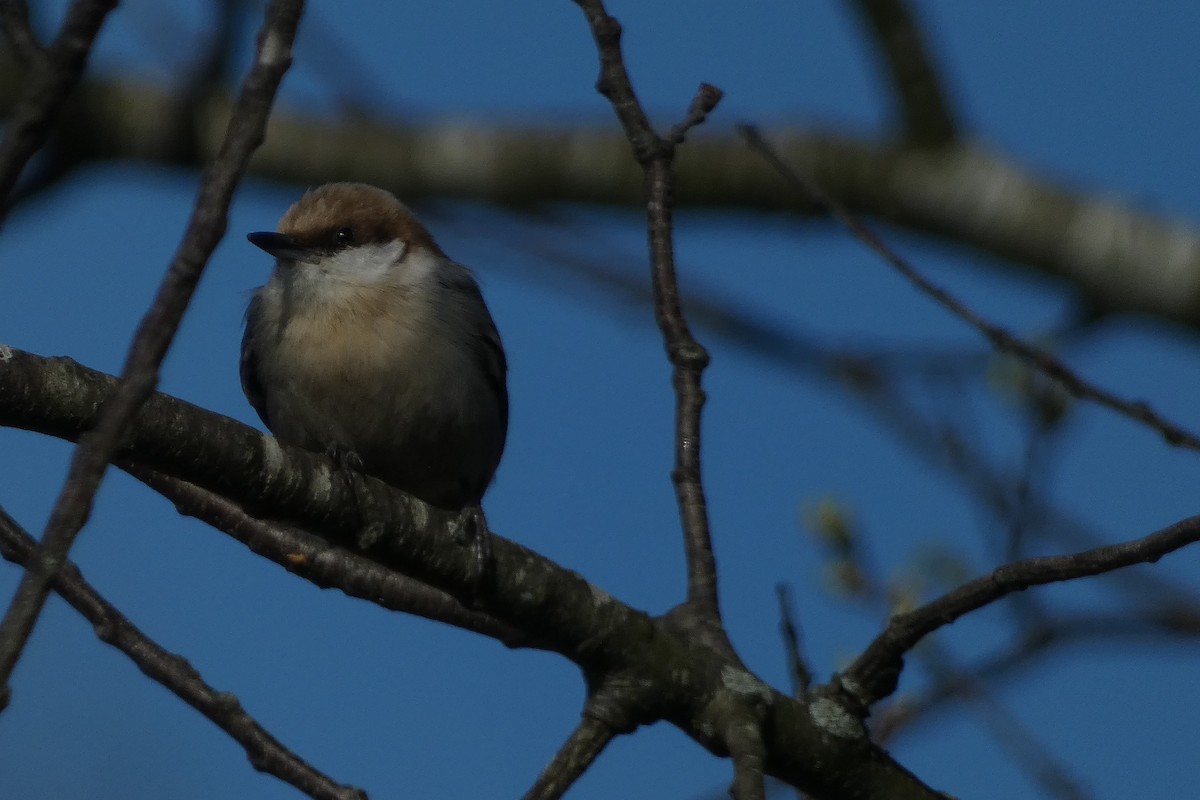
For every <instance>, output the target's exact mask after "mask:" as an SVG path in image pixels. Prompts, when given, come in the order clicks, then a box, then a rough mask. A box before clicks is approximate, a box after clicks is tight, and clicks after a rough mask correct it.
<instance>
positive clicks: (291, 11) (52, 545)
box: [0, 0, 304, 705]
mask: <svg viewBox="0 0 1200 800" xmlns="http://www.w3.org/2000/svg"><path fill="white" fill-rule="evenodd" d="M303 5H304V4H303V0H272V2H271V3H270V4H269V5H268V7H267V12H266V21H265V22H264V24H263V28H262V31H261V32H260V34H259V41H258V52H257V54H256V56H255V62H254V66H253V67H252V68H251V70H250V73H249V74H248V75H247V76H246V80H245V82H244V84H243V86H242V91H241V94H240V95H239V97H238V101H237V104H236V106H235V108H234V113H233V116H232V117H231V119H230V121H229V127H228V128H227V130H226V135H225V143H224V145H223V146H222V148H221V152H220V153H219V154H218V156H217V159H216V161H215V162H214V163H213V165H212V166H211V168H210V169H209V170H208V171H207V173H206V175H205V177H204V180H203V182H202V183H201V186H200V192H199V196H198V197H197V200H196V207H195V210H194V211H193V213H192V218H191V220H190V221H189V223H188V227H187V232H186V233H185V234H184V238H183V241H182V242H181V244H180V246H179V249H178V250H177V251H176V254H175V257H174V258H173V259H172V262H171V265H170V267H169V268H168V269H167V274H166V276H165V277H164V278H163V281H162V284H161V285H160V287H159V290H158V293H157V295H156V296H155V299H154V302H153V304H152V305H151V307H150V309H149V311H147V313H146V315H145V316H144V317H143V318H142V321H141V323H140V324H139V326H138V330H137V333H136V334H135V336H134V340H133V343H132V344H131V346H130V349H129V354H128V356H127V358H126V362H125V367H124V370H123V375H122V377H123V381H122V384H121V386H120V388H119V389H118V391H117V392H116V393H115V394H114V395H113V396H112V397H110V398H109V402H108V403H107V405H106V407H105V409H104V411H103V412H102V413H101V415H100V418H99V420H98V421H97V424H96V427H95V428H94V429H93V430H91V431H89V432H88V434H87V435H86V436H85V437H83V438H82V439H81V441H80V443H79V445H78V446H77V447H76V448H75V453H74V455H73V456H72V459H71V466H70V469H69V472H68V475H67V479H66V482H65V483H64V485H63V488H62V491H61V493H60V494H59V496H58V500H57V501H56V502H55V506H54V509H53V511H52V512H51V514H50V519H49V521H48V522H47V523H46V530H45V532H44V533H43V535H42V540H41V544H40V545H39V547H38V552H37V555H36V556H35V557H34V558H33V559H32V560H31V562H30V566H29V568H28V569H27V570H26V572H25V575H24V576H23V577H22V579H21V582H20V584H19V585H18V586H17V593H16V596H15V597H14V599H13V601H12V604H11V605H10V606H9V609H8V612H7V613H6V614H5V617H4V619H3V621H0V692H3V693H4V697H3V698H0V699H6V697H7V688H8V679H9V676H10V675H11V674H12V670H13V667H14V666H16V663H17V660H18V659H19V658H20V655H21V651H22V649H23V648H24V646H25V642H26V641H27V640H28V638H29V635H30V633H31V632H32V630H33V626H34V624H35V623H36V621H37V618H38V615H39V613H40V612H41V609H42V607H43V605H44V604H45V602H46V596H47V594H48V593H49V591H50V587H51V585H52V584H53V581H54V576H55V574H56V573H57V572H58V570H59V569H60V568H61V567H62V565H63V563H64V562H65V561H66V558H67V553H68V551H69V550H70V548H71V544H72V543H73V542H74V540H75V537H76V536H77V535H78V533H79V531H80V530H81V529H82V527H83V526H84V524H86V522H87V519H88V517H89V515H90V513H91V505H92V498H93V497H94V495H95V492H96V489H97V488H98V487H99V485H100V481H101V480H102V479H103V477H104V473H105V470H106V468H107V466H108V462H109V461H110V460H111V459H112V458H113V456H114V454H115V453H116V451H117V449H118V448H119V447H120V446H121V443H122V439H123V437H124V434H125V432H126V430H127V428H128V425H129V423H130V421H131V420H132V419H133V417H134V416H135V415H136V414H137V412H138V409H139V408H140V407H141V405H142V404H143V403H144V402H145V400H146V399H147V398H148V397H149V396H150V395H151V393H152V392H153V391H154V387H155V386H156V385H157V383H158V369H159V365H160V364H161V363H162V360H163V358H164V356H165V355H166V352H167V348H168V347H169V346H170V343H171V340H172V339H173V338H174V336H175V331H176V329H177V328H178V326H179V322H180V320H181V319H182V318H183V313H184V311H185V310H186V309H187V306H188V303H189V302H190V301H191V297H192V293H193V291H194V290H195V287H196V284H197V282H198V281H199V279H200V275H201V273H202V272H203V270H204V266H205V265H206V264H207V262H208V258H209V256H210V255H211V254H212V251H213V250H214V249H216V246H217V244H218V243H219V242H220V241H221V237H222V236H223V235H224V232H225V224H226V218H227V215H228V210H229V203H230V201H231V200H232V198H233V191H234V189H235V187H236V186H237V184H238V181H239V180H240V178H241V175H242V173H243V172H244V171H245V168H246V164H247V162H249V160H250V155H251V154H252V153H253V152H254V150H255V148H256V147H257V146H258V143H259V142H261V141H262V139H263V135H264V132H265V130H266V123H267V116H268V115H269V113H270V110H271V104H272V103H273V101H274V98H275V91H276V89H277V88H278V87H279V83H280V81H281V80H282V79H283V75H284V73H285V72H287V69H288V67H289V66H290V64H291V43H292V40H293V38H294V37H295V35H296V26H297V25H298V24H299V22H300V13H301V10H302V8H303ZM102 17H103V15H102V14H96V19H97V20H98V19H99V18H102ZM92 19H93V18H89V21H92ZM70 23H71V19H70V17H69V18H68V23H67V26H69V25H70ZM98 24H99V23H98V21H95V26H98ZM67 26H64V32H65V30H66V28H67ZM89 30H91V32H92V34H93V35H94V27H93V28H89ZM89 41H90V39H89ZM84 53H85V54H86V49H85V50H84ZM79 66H80V67H82V58H80V60H79ZM0 163H2V162H0ZM9 188H11V186H7V187H6V186H5V185H4V184H3V180H2V179H0V197H2V196H3V195H4V194H5V193H6V192H7V190H8V189H9ZM0 705H2V703H0Z"/></svg>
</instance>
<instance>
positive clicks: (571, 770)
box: [524, 715, 616, 800]
mask: <svg viewBox="0 0 1200 800" xmlns="http://www.w3.org/2000/svg"><path fill="white" fill-rule="evenodd" d="M615 737H616V731H614V730H613V729H612V727H611V726H609V725H607V724H605V723H604V722H601V721H600V720H598V719H593V718H592V717H589V716H586V715H585V716H584V718H583V719H582V720H581V721H580V723H579V725H578V727H576V728H575V730H574V731H572V732H571V735H570V737H569V738H568V739H567V741H566V742H564V743H563V746H562V747H561V748H559V751H558V752H557V753H555V754H554V759H553V760H552V761H551V762H550V763H549V764H548V765H546V769H544V770H542V774H541V775H539V776H538V779H537V781H536V782H535V783H534V784H533V787H532V788H531V789H530V790H529V791H528V792H526V793H525V797H524V800H558V798H560V797H562V796H563V795H564V794H565V793H566V791H567V790H568V789H570V788H571V786H573V785H574V783H575V781H577V780H579V778H580V776H582V775H583V773H584V772H586V771H587V768H588V767H590V766H591V765H592V762H593V761H595V760H596V758H597V756H599V755H600V753H601V752H603V751H604V748H605V747H607V746H608V743H609V742H611V741H612V740H613V739H614V738H615Z"/></svg>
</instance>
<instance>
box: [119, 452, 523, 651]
mask: <svg viewBox="0 0 1200 800" xmlns="http://www.w3.org/2000/svg"><path fill="white" fill-rule="evenodd" d="M121 466H122V467H123V469H125V471H126V472H128V473H129V474H131V475H133V476H134V477H135V478H137V479H138V480H140V481H141V482H142V483H145V484H146V485H147V486H149V487H150V488H152V489H154V490H155V491H156V492H158V493H159V494H161V495H163V496H164V497H166V498H167V499H168V500H170V501H171V502H173V503H174V504H175V507H176V509H178V511H179V513H181V514H186V515H187V516H190V517H195V518H196V519H199V520H201V521H202V522H206V523H208V524H209V525H211V526H213V527H214V528H216V529H217V530H219V531H224V532H225V533H227V534H229V535H230V536H232V537H233V538H234V539H236V540H237V541H239V542H241V543H242V544H244V545H246V547H248V548H250V550H251V551H253V552H254V553H256V554H258V555H260V556H263V557H264V558H268V559H270V560H271V561H274V562H275V563H276V564H278V565H280V566H281V567H283V568H284V569H286V570H287V571H288V572H291V573H293V574H295V575H299V576H300V577H302V578H304V579H305V580H307V581H309V582H310V583H312V584H314V585H316V586H320V587H321V588H323V589H327V588H336V589H340V590H341V591H343V592H345V593H346V594H347V595H349V596H350V597H357V598H359V599H361V600H367V601H369V602H371V603H375V604H376V605H378V606H381V607H382V608H386V609H389V610H391V611H400V612H403V613H405V614H413V615H416V616H418V617H424V618H425V619H430V620H433V621H435V622H443V623H445V624H447V625H453V626H455V627H457V628H462V629H463V630H468V631H471V632H473V633H478V634H480V635H482V636H489V637H491V638H493V639H496V640H498V641H500V642H502V643H503V644H504V645H506V646H508V647H514V648H515V647H536V645H535V644H533V643H531V642H530V640H529V637H528V636H526V635H524V634H523V633H521V632H520V631H518V630H516V629H514V628H512V627H510V626H508V625H504V624H503V623H501V622H499V621H497V620H496V619H494V618H492V617H490V616H488V615H487V614H485V613H483V612H481V611H473V610H471V609H469V608H467V607H466V606H464V605H463V604H462V603H460V602H459V601H458V600H456V599H455V598H454V597H453V596H451V595H450V594H447V593H446V592H443V591H441V590H440V589H435V588H433V587H432V586H427V585H426V584H423V583H421V582H420V581H417V580H414V579H413V578H410V577H408V576H406V575H401V574H400V573H398V572H395V571H393V570H389V569H386V568H384V567H382V566H380V565H379V564H377V563H375V562H374V561H370V560H368V559H366V558H363V557H362V556H361V555H359V554H357V553H354V552H352V551H349V550H346V549H344V548H341V547H335V546H333V545H330V544H329V542H327V541H326V540H325V539H322V538H321V537H320V536H317V535H315V534H312V533H308V532H306V531H303V530H300V529H299V528H294V527H289V526H286V525H275V524H271V523H269V522H265V521H263V520H260V519H256V518H254V517H252V516H250V515H249V514H247V513H246V512H245V511H243V510H242V508H241V506H239V505H237V504H236V503H234V502H232V501H230V500H227V499H225V498H224V497H221V496H220V495H217V494H213V493H212V492H210V491H208V490H207V489H202V488H200V487H199V486H195V485H193V484H190V483H187V482H186V481H181V480H178V479H176V478H172V477H170V476H168V475H164V474H162V473H161V472H155V471H154V470H150V469H146V468H144V467H139V466H137V465H136V464H129V465H121Z"/></svg>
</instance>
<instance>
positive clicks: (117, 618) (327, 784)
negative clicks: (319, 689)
mask: <svg viewBox="0 0 1200 800" xmlns="http://www.w3.org/2000/svg"><path fill="white" fill-rule="evenodd" d="M36 549H37V542H36V541H34V539H33V537H32V536H30V535H29V534H28V533H27V532H26V531H25V530H24V529H23V528H22V527H21V526H20V524H18V523H17V521H16V520H15V519H13V518H12V517H10V516H9V515H8V514H7V513H6V512H5V511H4V509H2V508H0V555H2V556H3V557H4V558H5V559H6V560H8V561H11V562H13V563H14V564H20V565H21V566H24V567H26V568H28V565H29V562H30V560H31V559H32V558H33V556H34V553H35V552H36ZM54 589H55V591H57V592H58V593H59V594H60V595H62V597H63V599H64V600H66V601H67V602H68V603H70V605H71V607H72V608H74V609H75V610H76V611H78V612H79V613H80V615H81V616H83V617H84V618H85V619H87V620H88V622H90V623H92V626H93V627H94V628H95V630H96V636H97V637H98V638H99V639H100V641H102V642H104V643H106V644H109V645H111V646H113V647H115V648H116V649H118V650H120V651H121V652H122V653H124V654H125V655H126V656H127V657H128V658H129V659H130V660H131V661H132V662H133V663H134V664H136V665H137V667H138V669H140V670H141V671H142V672H144V673H145V674H146V675H147V676H149V677H150V678H151V679H152V680H154V681H155V682H156V683H158V684H160V685H162V686H163V687H165V688H166V689H167V690H169V691H171V692H173V693H174V694H175V695H176V696H177V697H178V698H179V699H180V700H183V702H185V703H187V704H188V705H190V706H191V707H192V708H194V709H196V710H197V711H199V712H200V713H201V714H203V715H204V716H205V717H207V718H208V719H209V720H211V721H212V722H213V723H214V724H215V725H216V726H217V727H219V728H220V729H221V730H223V731H225V733H227V734H228V735H229V737H230V738H232V739H233V740H234V741H235V742H237V743H238V744H239V745H241V746H242V748H243V749H244V750H245V751H246V756H247V757H248V758H249V759H250V763H251V764H253V765H254V768H255V769H257V770H260V771H261V772H266V773H269V774H271V775H274V776H275V777H277V778H279V779H280V780H282V781H285V782H286V783H289V784H291V785H292V786H294V787H296V788H297V789H299V790H300V791H301V792H304V793H305V794H306V795H308V796H309V797H313V798H322V800H366V794H365V793H363V792H362V791H361V790H359V789H355V788H353V787H350V786H343V785H340V784H338V783H337V782H335V781H334V780H333V779H332V778H330V777H329V776H327V775H325V774H323V773H321V772H319V771H318V770H316V769H315V768H314V767H312V766H311V765H310V764H309V763H308V762H306V761H305V760H304V759H302V758H300V757H299V756H298V755H296V754H295V753H293V752H292V751H291V750H289V749H288V748H287V747H286V746H284V745H283V744H282V743H281V742H280V741H279V740H278V739H276V738H275V737H274V736H272V735H271V734H270V733H269V732H268V731H267V730H266V729H264V728H263V727H262V726H261V725H259V724H258V722H256V721H255V720H254V718H253V717H251V716H250V715H249V714H247V713H246V711H245V710H244V709H243V708H242V706H241V703H239V702H238V699H237V698H236V697H235V696H234V695H232V694H230V693H228V692H219V691H217V690H216V689H214V688H212V687H211V686H209V685H208V684H207V683H205V681H204V679H203V678H202V677H201V676H200V673H198V672H197V671H196V669H195V668H194V667H193V666H192V665H191V664H189V663H188V662H187V661H186V660H184V659H183V658H182V657H180V656H177V655H175V654H174V653H170V652H168V651H166V650H165V649H163V648H162V647H161V646H159V645H158V644H157V643H156V642H155V641H154V640H152V639H150V638H149V637H148V636H146V634H144V633H143V632H142V631H141V630H139V629H138V628H137V627H136V626H135V625H134V624H133V623H131V622H130V621H129V620H128V619H126V618H125V616H124V615H123V614H122V613H121V612H120V611H118V610H117V609H116V608H115V607H114V606H113V605H112V604H111V603H109V602H108V601H107V600H105V599H104V598H103V597H101V596H100V594H99V593H98V592H97V591H96V590H95V589H93V588H92V587H91V585H89V584H88V582H87V581H85V580H84V579H83V576H82V575H80V573H79V569H78V568H77V567H76V566H75V565H74V564H72V563H71V562H67V563H66V564H64V565H63V569H62V570H60V571H59V573H58V574H57V575H56V576H55V578H54Z"/></svg>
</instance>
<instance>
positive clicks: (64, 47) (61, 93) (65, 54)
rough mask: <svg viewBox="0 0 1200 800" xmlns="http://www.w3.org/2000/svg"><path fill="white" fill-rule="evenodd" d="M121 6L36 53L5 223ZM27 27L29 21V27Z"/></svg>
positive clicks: (8, 166)
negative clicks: (20, 183)
mask: <svg viewBox="0 0 1200 800" xmlns="http://www.w3.org/2000/svg"><path fill="white" fill-rule="evenodd" d="M4 2H6V3H7V2H11V0H4ZM21 5H23V4H21ZM116 5H117V0H76V1H75V2H74V3H72V4H71V8H70V9H68V11H67V16H66V19H64V20H63V24H62V28H60V29H59V32H58V36H57V37H55V39H54V43H53V44H51V45H50V49H49V50H48V51H47V52H46V53H45V54H44V55H43V54H41V53H38V54H36V55H33V56H32V62H31V64H32V69H31V70H30V73H29V75H27V76H26V78H25V80H24V88H23V91H22V93H21V99H20V100H18V101H17V107H16V109H15V110H14V111H13V113H12V114H11V115H10V116H9V117H8V119H7V120H6V121H5V125H4V139H3V140H2V141H0V226H3V225H4V218H5V217H6V216H7V215H8V209H9V198H10V195H11V194H12V190H13V187H14V186H16V185H17V179H18V178H19V177H20V176H21V172H22V171H23V170H24V169H25V165H26V164H27V163H29V159H31V158H33V154H34V153H36V152H37V151H38V150H40V149H41V147H42V145H43V144H44V143H45V142H46V137H48V136H49V135H50V128H51V127H52V125H53V124H54V118H55V117H56V116H57V115H58V112H59V111H61V110H62V106H63V103H65V102H66V100H67V96H68V95H70V93H71V90H72V89H74V88H75V84H76V83H78V82H79V78H80V77H81V76H82V75H83V69H84V67H85V66H86V65H87V59H88V55H89V53H90V52H91V49H92V43H93V42H94V41H95V40H96V34H98V33H99V32H100V26H101V25H102V24H103V23H104V19H105V17H107V16H108V12H110V11H112V10H113V9H114V8H116ZM20 15H21V9H20V6H18V7H17V8H16V9H15V10H10V9H8V8H7V6H6V13H5V18H6V25H5V28H6V30H15V32H16V36H17V38H18V40H20V38H21V36H22V33H21V30H20V24H19V23H20ZM27 26H28V21H26V29H28V27H27ZM11 35H12V34H11V33H10V36H11ZM30 36H31V37H32V34H30ZM22 47H23V49H24V52H25V54H26V55H31V54H33V53H34V52H35V51H33V50H32V48H31V47H30V46H29V43H26V44H25V45H24V46H22V45H20V44H18V52H20V50H21V49H22ZM3 684H4V681H0V686H3Z"/></svg>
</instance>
